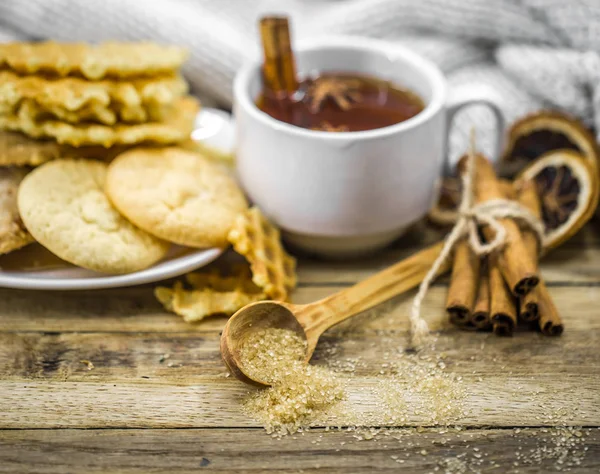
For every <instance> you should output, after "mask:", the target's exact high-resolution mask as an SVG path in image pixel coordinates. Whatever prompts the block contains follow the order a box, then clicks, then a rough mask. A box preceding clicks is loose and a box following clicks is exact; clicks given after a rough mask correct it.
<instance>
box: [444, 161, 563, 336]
mask: <svg viewBox="0 0 600 474" xmlns="http://www.w3.org/2000/svg"><path fill="white" fill-rule="evenodd" d="M476 160H477V166H476V170H477V171H476V177H475V182H474V194H475V202H476V203H482V202H485V201H489V200H493V199H511V200H517V201H518V202H519V203H520V204H521V205H522V206H524V207H525V208H527V209H528V210H529V211H531V213H533V214H534V215H535V216H537V217H538V218H539V217H541V204H540V199H539V196H538V194H537V191H536V188H535V185H534V183H532V182H517V183H511V182H508V181H503V180H500V179H499V178H498V177H497V176H496V173H495V171H494V168H493V167H492V165H491V163H490V162H489V161H488V160H487V159H486V158H485V157H484V156H482V155H477V157H476ZM458 169H459V170H460V171H461V173H464V172H466V157H463V158H462V160H461V161H460V162H459V165H458ZM499 222H500V224H501V225H502V226H503V227H504V229H505V230H506V236H507V238H506V243H505V245H504V246H503V247H502V249H501V250H499V251H497V252H493V253H492V254H490V255H489V256H488V257H486V258H485V259H480V258H479V257H478V256H477V255H475V253H474V252H473V250H472V249H471V247H470V246H469V244H468V242H467V241H466V238H465V239H463V240H461V241H459V243H458V244H457V245H456V247H455V248H454V256H453V262H452V276H451V281H450V287H449V290H448V298H447V302H446V311H447V312H448V315H449V317H450V321H451V322H452V323H453V324H455V325H457V326H458V327H460V328H462V329H465V330H490V329H491V330H493V332H494V333H495V334H497V335H499V336H510V335H512V333H513V331H514V330H515V328H516V327H517V325H518V324H519V323H523V324H526V325H529V326H532V325H534V327H538V328H539V329H540V330H541V331H542V333H543V334H545V335H548V336H558V335H560V334H561V333H562V332H563V324H562V321H561V319H560V316H559V314H558V311H557V309H556V306H555V305H554V302H553V301H552V299H551V297H550V294H549V292H548V289H547V287H546V285H545V284H544V282H543V281H542V279H541V277H540V275H539V269H538V256H539V253H540V248H539V245H540V243H539V242H538V238H537V236H536V234H535V232H534V231H532V230H530V229H527V228H521V227H519V225H518V224H517V222H515V221H514V220H513V219H510V218H505V219H500V221H499ZM480 231H481V233H482V235H483V237H484V238H486V239H492V238H493V232H494V231H493V230H492V229H491V228H488V227H483V228H481V229H480Z"/></svg>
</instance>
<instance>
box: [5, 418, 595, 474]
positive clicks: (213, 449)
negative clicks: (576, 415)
mask: <svg viewBox="0 0 600 474" xmlns="http://www.w3.org/2000/svg"><path fill="white" fill-rule="evenodd" d="M365 436H366V437H367V438H371V439H369V440H365V439H364V437H365ZM358 438H363V439H358ZM0 466H1V467H0V470H2V472H7V473H22V472H30V473H63V472H81V471H85V472H116V471H118V472H122V473H138V472H165V471H169V472H177V473H183V472H198V471H199V470H207V471H213V472H239V471H243V472H245V473H259V472H315V471H317V470H318V472H411V473H430V472H451V473H459V472H460V473H462V472H520V473H537V472H555V471H558V470H561V471H563V470H566V471H568V472H575V473H586V472H598V470H600V430H598V429H565V428H560V429H545V428H532V429H516V430H515V429H490V430H485V429H484V430H482V429H468V430H461V431H456V430H439V429H438V430H432V429H424V430H419V431H416V430H408V429H405V430H393V431H390V430H383V431H377V430H373V431H372V432H371V431H370V430H362V431H359V432H354V431H352V432H348V431H329V432H325V431H324V430H322V429H315V430H311V431H309V432H305V433H303V434H298V435H296V436H288V437H284V438H282V439H280V440H274V439H272V438H270V437H269V436H266V435H264V434H262V433H258V432H256V431H252V430H244V429H211V430H196V429H191V430H33V431H4V432H0Z"/></svg>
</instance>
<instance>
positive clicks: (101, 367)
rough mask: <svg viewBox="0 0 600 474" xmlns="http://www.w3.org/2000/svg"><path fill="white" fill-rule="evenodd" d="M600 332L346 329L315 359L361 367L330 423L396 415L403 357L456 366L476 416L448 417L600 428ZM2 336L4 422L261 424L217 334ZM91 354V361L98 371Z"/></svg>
mask: <svg viewBox="0 0 600 474" xmlns="http://www.w3.org/2000/svg"><path fill="white" fill-rule="evenodd" d="M597 339H598V332H597V331H596V332H589V331H588V332H586V331H580V332H577V333H576V332H573V333H571V334H569V333H567V334H565V336H564V337H563V338H561V339H560V340H557V339H547V338H545V337H543V336H540V335H537V334H532V333H519V334H517V335H516V336H515V337H514V338H512V339H508V338H496V337H495V336H492V335H486V334H474V333H461V332H457V331H444V332H441V333H440V334H439V337H438V339H437V342H436V347H435V350H434V351H432V352H427V351H426V352H421V353H419V354H418V355H417V356H410V355H406V354H403V352H402V347H403V346H404V345H405V342H406V333H405V332H403V331H397V332H394V331H390V332H387V333H385V332H382V331H380V330H374V331H371V332H368V331H367V332H362V333H356V332H353V331H352V330H351V331H350V332H349V333H346V332H344V331H342V330H338V331H335V332H333V333H332V334H331V335H330V337H329V338H327V339H325V340H324V341H323V343H322V344H321V345H320V346H319V347H318V349H317V353H316V354H315V362H316V363H320V364H325V363H330V364H335V366H337V367H345V366H348V365H350V366H353V367H355V368H356V369H355V370H354V373H353V374H351V375H348V374H342V375H341V376H342V377H344V378H347V386H348V389H347V392H348V400H347V401H346V402H344V407H345V408H344V411H343V413H342V415H340V416H339V417H337V418H336V417H334V416H331V417H327V418H325V419H324V420H322V422H323V423H327V424H333V425H338V424H340V423H345V422H346V420H347V419H348V417H349V416H351V415H352V414H359V415H360V417H361V418H360V419H361V420H364V419H368V420H369V422H370V423H372V424H386V423H388V421H387V420H388V412H387V410H386V409H385V407H381V406H379V405H378V399H377V396H376V395H374V393H373V387H375V386H376V385H377V383H378V382H381V381H382V380H386V379H387V380H393V381H394V384H395V385H394V386H396V387H399V389H401V390H407V391H408V392H407V393H411V392H410V390H411V389H410V387H408V386H406V385H405V383H404V381H403V379H402V377H400V378H398V377H396V378H390V376H389V375H388V374H389V372H390V369H389V367H390V366H391V365H394V364H397V365H398V368H397V369H396V371H399V372H400V373H402V372H403V371H410V370H412V369H413V368H414V367H416V368H419V367H423V366H422V365H419V364H421V363H423V364H425V367H427V372H429V369H430V368H431V367H434V366H435V367H438V368H439V367H440V366H441V365H443V366H445V367H446V369H445V370H438V369H437V368H436V369H435V372H436V374H435V376H436V377H437V378H435V380H436V381H437V382H442V383H443V382H444V381H445V380H446V379H443V378H444V377H446V375H444V374H453V377H454V379H453V382H452V384H451V385H450V386H449V387H450V388H455V389H456V390H457V391H458V392H459V393H460V394H462V395H464V400H463V401H461V403H460V405H461V407H462V408H463V410H464V415H459V414H457V415H456V416H454V415H452V416H451V418H449V419H447V420H444V421H447V422H452V423H460V424H466V425H473V426H486V425H495V426H513V425H518V426H537V425H540V424H544V425H552V424H555V423H556V422H557V421H559V422H564V423H569V424H580V425H600V379H599V378H598V376H597V374H598V369H599V367H600V353H598V351H597V350H595V348H596V346H597ZM0 345H1V346H2V347H4V348H5V349H3V350H4V353H3V354H2V357H0V360H1V361H3V362H2V366H1V370H0V378H1V379H2V381H0V413H3V417H2V419H1V420H0V427H4V428H34V427H46V428H50V427H78V428H82V427H85V428H97V427H161V428H172V427H223V426H257V424H256V423H254V422H253V421H252V420H249V419H248V417H247V416H245V415H244V414H243V413H241V410H240V398H241V397H243V395H244V394H245V393H247V392H248V391H249V390H250V388H249V387H248V386H246V385H244V384H242V383H240V382H238V381H236V380H233V379H232V378H227V377H226V372H225V370H224V367H223V365H222V363H221V361H220V356H219V351H218V335H217V334H216V333H213V334H199V335H191V334H187V333H182V334H179V335H174V334H171V335H168V336H165V337H162V336H160V335H152V334H150V335H149V334H133V335H129V334H121V335H117V334H112V335H110V337H106V335H105V334H85V335H78V334H62V335H36V334H5V335H4V336H3V339H2V340H1V341H0ZM165 353H166V354H169V356H170V357H169V359H167V362H166V364H165V360H163V362H162V363H161V357H163V354H165ZM439 354H443V356H439ZM82 360H84V361H86V360H89V361H91V362H92V363H93V364H94V368H93V370H88V369H87V365H86V364H85V363H82V362H81V361H82ZM170 363H171V364H173V365H172V366H171V367H169V365H168V364H170ZM415 364H416V365H415ZM381 372H383V375H381ZM438 372H439V374H437V373H438ZM438 375H439V377H438ZM574 400H577V403H573V401H574ZM411 403H412V402H411ZM411 406H412V405H409V406H408V408H407V410H406V412H407V413H406V424H407V425H409V426H414V425H417V426H419V425H422V424H428V423H429V422H430V421H429V413H428V410H425V411H424V412H423V411H420V412H419V411H417V410H411Z"/></svg>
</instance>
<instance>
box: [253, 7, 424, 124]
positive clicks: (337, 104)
mask: <svg viewBox="0 0 600 474" xmlns="http://www.w3.org/2000/svg"><path fill="white" fill-rule="evenodd" d="M260 31H261V38H262V45H263V51H264V63H263V68H262V72H263V91H262V94H261V95H260V96H259V97H258V99H257V106H258V107H259V108H260V109H261V110H262V111H263V112H265V113H267V114H269V115H270V116H271V117H274V118H276V119H277V120H281V121H282V122H286V123H289V124H292V125H296V126H298V127H303V128H308V129H311V130H323V131H330V132H358V131H363V130H373V129H375V128H381V127H387V126H389V125H394V124H396V123H400V122H403V121H405V120H408V119H409V118H411V117H414V116H415V115H417V114H418V113H419V112H421V111H422V110H423V108H424V104H423V101H422V100H421V98H420V97H419V96H418V95H416V94H415V93H414V92H412V91H409V90H407V89H403V88H401V87H399V86H397V85H395V84H392V83H390V82H389V81H385V80H382V79H379V78H376V77H372V76H366V75H361V74H354V73H349V72H323V73H320V74H316V75H311V76H309V77H306V78H304V79H303V80H300V81H299V80H298V78H297V75H296V63H295V60H294V54H293V51H292V47H291V42H290V31H289V23H288V20H287V18H282V17H265V18H262V19H261V22H260Z"/></svg>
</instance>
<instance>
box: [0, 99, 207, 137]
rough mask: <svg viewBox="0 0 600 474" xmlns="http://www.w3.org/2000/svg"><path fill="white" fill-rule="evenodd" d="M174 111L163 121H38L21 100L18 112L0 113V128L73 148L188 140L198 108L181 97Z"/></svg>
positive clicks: (194, 101) (193, 101)
mask: <svg viewBox="0 0 600 474" xmlns="http://www.w3.org/2000/svg"><path fill="white" fill-rule="evenodd" d="M175 107H176V110H175V111H174V112H173V114H171V115H170V116H169V117H168V118H167V119H166V120H165V121H164V122H148V123H141V124H135V125H130V124H122V123H119V124H116V125H114V126H107V125H98V124H90V123H81V124H71V123H67V122H61V121H58V120H40V119H39V116H38V114H37V108H36V107H34V106H32V105H31V103H23V104H22V106H21V107H20V108H19V110H18V113H17V114H5V115H0V129H2V130H9V131H19V132H23V133H25V134H26V135H28V136H30V137H34V138H54V139H55V140H56V141H57V142H58V143H59V144H66V145H71V146H75V147H80V146H87V145H102V146H104V147H110V146H113V145H133V144H139V143H160V144H170V143H177V142H181V141H184V140H187V139H188V138H189V137H190V134H191V132H192V129H193V127H194V120H195V117H196V114H197V113H198V110H199V104H198V102H197V101H196V100H195V99H194V98H192V97H185V98H183V99H180V100H179V101H178V102H177V104H176V106H175Z"/></svg>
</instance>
